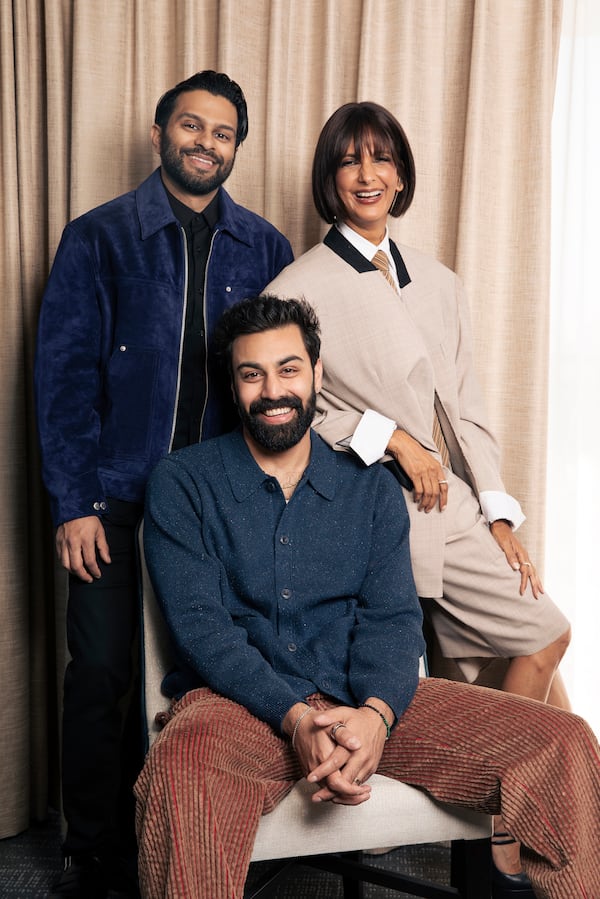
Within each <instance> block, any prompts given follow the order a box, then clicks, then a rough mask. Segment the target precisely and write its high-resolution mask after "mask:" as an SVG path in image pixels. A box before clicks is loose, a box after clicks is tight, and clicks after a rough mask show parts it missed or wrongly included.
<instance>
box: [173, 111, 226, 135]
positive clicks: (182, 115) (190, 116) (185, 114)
mask: <svg viewBox="0 0 600 899" xmlns="http://www.w3.org/2000/svg"><path fill="white" fill-rule="evenodd" d="M177 118H178V119H194V121H195V122H202V124H204V123H205V122H206V119H203V118H202V116H199V115H196V113H195V112H185V110H184V111H183V112H180V113H179V115H178V116H177ZM208 124H210V123H208ZM212 127H213V128H214V129H215V130H217V131H231V133H232V134H235V132H236V129H235V128H234V127H233V125H226V124H222V125H213V126H212Z"/></svg>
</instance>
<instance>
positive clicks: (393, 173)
mask: <svg viewBox="0 0 600 899" xmlns="http://www.w3.org/2000/svg"><path fill="white" fill-rule="evenodd" d="M335 187H336V191H337V194H338V197H339V198H340V200H341V202H342V204H343V206H344V210H345V217H344V221H345V223H346V224H347V225H348V226H349V227H350V228H352V229H353V230H354V231H356V232H357V233H358V234H360V235H362V237H365V238H366V239H367V240H369V241H371V242H372V243H374V244H378V243H380V242H381V240H382V239H383V236H384V234H385V229H386V225H387V217H388V213H389V211H390V209H391V207H392V205H393V203H394V200H395V198H396V194H397V192H398V191H400V190H402V189H403V184H402V181H401V179H400V176H399V174H398V170H397V168H396V165H395V163H394V160H393V157H392V154H391V152H386V151H385V150H382V149H375V148H374V147H373V141H371V142H370V146H366V145H363V147H362V148H361V155H360V156H358V155H357V154H356V151H355V147H354V141H351V142H350V144H349V145H348V147H347V149H346V153H345V154H344V156H343V157H342V159H341V161H340V164H339V166H338V169H337V172H336V176H335Z"/></svg>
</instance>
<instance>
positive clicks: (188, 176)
mask: <svg viewBox="0 0 600 899" xmlns="http://www.w3.org/2000/svg"><path fill="white" fill-rule="evenodd" d="M237 123H238V116H237V110H236V108H235V106H234V105H233V103H231V102H230V101H229V100H227V99H226V98H225V97H221V96H215V95H213V94H211V93H209V92H208V91H203V90H196V91H184V92H183V93H182V94H180V95H179V96H178V98H177V101H176V104H175V108H174V109H173V112H172V114H171V117H170V118H169V121H168V123H167V125H166V127H165V128H164V129H163V128H160V127H159V126H158V125H153V127H152V144H153V146H154V149H155V150H156V152H157V153H158V154H159V155H160V159H161V166H162V177H163V181H164V182H165V185H166V187H167V188H168V189H169V190H170V191H171V193H172V194H173V195H174V196H176V197H177V198H178V199H179V200H181V202H183V203H185V204H186V205H188V206H192V203H191V202H190V198H197V197H204V198H206V201H207V202H206V203H205V204H204V205H208V202H210V200H211V199H212V198H213V196H214V195H215V194H216V192H217V190H218V188H219V187H220V185H221V184H223V182H224V181H225V180H226V179H227V178H228V177H229V175H230V173H231V170H232V168H233V163H234V161H235V151H236V134H237Z"/></svg>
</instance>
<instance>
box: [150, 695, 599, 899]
mask: <svg viewBox="0 0 600 899" xmlns="http://www.w3.org/2000/svg"><path fill="white" fill-rule="evenodd" d="M310 701H311V704H314V705H315V707H319V708H327V707H330V706H331V705H333V703H331V702H328V701H327V700H326V699H324V698H322V697H317V698H314V699H311V700H310ZM378 771H379V772H380V773H381V774H385V775H387V776H389V777H393V778H396V779H397V780H401V781H404V782H406V783H409V784H415V785H418V786H420V787H423V788H424V789H425V790H427V791H428V792H429V793H431V794H432V795H433V796H435V797H436V798H437V799H439V800H441V801H444V802H449V803H453V804H455V805H461V806H466V807H468V808H472V809H476V810H479V811H481V812H487V813H488V814H493V813H498V812H500V811H501V812H502V815H503V817H504V821H505V823H506V826H507V828H508V829H509V830H510V832H511V833H512V834H513V836H515V837H516V838H517V839H519V840H520V841H521V842H522V859H523V866H524V869H525V871H526V872H527V874H528V875H529V877H530V878H531V881H532V883H533V885H534V888H535V891H536V895H537V896H539V897H541V899H598V897H600V863H599V853H600V751H599V747H598V743H597V740H596V738H595V737H594V734H593V733H592V731H591V729H590V728H589V727H588V725H587V724H586V723H585V722H584V721H583V720H582V719H580V718H578V717H577V716H575V715H572V714H569V713H568V712H563V711H561V710H558V709H554V708H552V707H550V706H546V705H543V704H542V703H538V702H536V701H535V700H530V699H524V698H521V697H516V696H512V695H510V694H507V693H502V692H499V691H496V690H489V689H486V688H482V687H473V686H470V685H468V684H459V683H454V682H452V681H445V680H439V679H436V678H428V679H426V680H423V681H421V683H420V685H419V687H418V690H417V693H416V695H415V697H414V699H413V701H412V703H411V705H410V707H409V708H408V710H407V711H406V712H405V714H404V715H403V716H402V719H401V721H400V723H399V724H398V726H397V727H396V728H395V730H394V732H393V734H392V736H391V738H390V739H389V740H388V741H387V743H386V744H385V749H384V752H383V755H382V758H381V762H380V765H379V768H378ZM301 776H302V772H301V771H300V770H299V766H298V762H297V759H296V756H295V754H294V752H293V750H292V749H291V747H290V745H289V742H288V741H287V740H285V739H282V738H281V737H280V736H278V735H277V734H275V733H274V732H273V730H272V728H270V727H269V726H268V725H267V724H265V723H263V722H261V721H259V720H258V719H256V718H255V717H253V716H252V715H250V713H249V712H247V711H246V709H244V708H242V707H241V706H239V705H237V704H236V703H234V702H231V701H230V700H228V699H224V698H223V697H221V696H218V695H216V694H214V693H212V692H211V691H210V690H208V689H200V690H194V691H192V692H191V693H188V694H187V695H186V696H184V697H183V699H182V700H181V701H180V702H179V703H177V705H176V706H175V708H174V714H173V717H172V719H171V720H170V721H169V723H168V724H167V726H166V728H165V729H164V730H163V731H162V733H161V734H160V735H159V737H158V739H157V740H156V742H155V744H154V746H153V747H152V749H151V751H150V753H149V755H148V758H147V760H146V764H145V766H144V769H143V771H142V773H141V775H140V777H139V778H138V781H137V784H136V787H135V792H136V799H137V834H138V843H139V871H140V882H141V889H142V895H143V897H144V899H166V897H169V899H241V897H242V895H243V887H244V881H245V879H246V875H247V871H248V866H249V863H250V857H251V854H252V847H253V843H254V838H255V834H256V830H257V828H258V824H259V821H260V816H261V815H263V814H267V813H268V812H270V811H271V810H272V809H273V808H274V807H275V806H276V805H277V803H278V802H280V801H281V800H282V799H283V798H284V796H285V795H286V794H287V793H288V792H289V790H290V789H291V788H292V786H293V784H294V783H295V782H296V781H297V780H298V779H299V778H300V777H301Z"/></svg>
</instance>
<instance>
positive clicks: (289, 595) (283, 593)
mask: <svg viewBox="0 0 600 899" xmlns="http://www.w3.org/2000/svg"><path fill="white" fill-rule="evenodd" d="M281 598H282V599H291V598H292V591H291V590H290V588H289V587H284V588H283V590H282V591H281Z"/></svg>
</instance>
